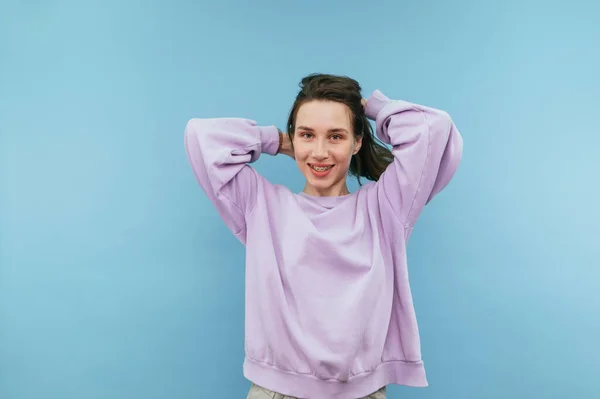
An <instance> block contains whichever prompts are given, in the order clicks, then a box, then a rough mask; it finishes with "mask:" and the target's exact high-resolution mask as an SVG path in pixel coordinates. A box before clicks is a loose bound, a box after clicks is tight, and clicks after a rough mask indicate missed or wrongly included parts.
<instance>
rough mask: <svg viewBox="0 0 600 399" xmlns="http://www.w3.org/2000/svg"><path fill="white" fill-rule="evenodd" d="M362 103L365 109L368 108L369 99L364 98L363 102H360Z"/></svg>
mask: <svg viewBox="0 0 600 399" xmlns="http://www.w3.org/2000/svg"><path fill="white" fill-rule="evenodd" d="M360 102H361V103H362V106H363V108H365V109H366V108H367V99H366V98H363V99H362V100H360Z"/></svg>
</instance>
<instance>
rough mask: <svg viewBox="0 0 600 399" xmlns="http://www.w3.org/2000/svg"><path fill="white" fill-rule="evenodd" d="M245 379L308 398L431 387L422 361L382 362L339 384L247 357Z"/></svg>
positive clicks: (349, 396)
mask: <svg viewBox="0 0 600 399" xmlns="http://www.w3.org/2000/svg"><path fill="white" fill-rule="evenodd" d="M244 377H245V378H246V379H248V380H249V381H251V382H253V383H254V384H256V385H258V386H261V387H263V388H266V389H269V390H271V391H274V392H278V393H280V394H283V395H289V396H295V397H298V398H307V399H355V398H359V397H364V396H368V395H370V394H372V393H373V392H376V391H377V390H379V389H381V388H382V387H384V386H387V385H388V384H395V385H405V386H410V387H421V388H422V387H427V386H428V385H429V384H428V382H427V377H426V374H425V367H424V365H423V362H421V361H419V362H404V361H387V362H382V363H381V364H380V365H379V366H378V367H377V368H375V369H374V370H372V371H369V372H365V373H361V374H357V375H354V376H352V377H350V378H349V379H348V380H347V381H340V380H335V379H329V380H324V379H320V378H318V377H316V376H314V375H312V374H300V373H296V372H292V371H286V370H281V369H278V368H277V367H275V366H273V365H270V364H268V363H261V362H258V361H256V360H254V359H251V358H249V357H246V358H245V359H244Z"/></svg>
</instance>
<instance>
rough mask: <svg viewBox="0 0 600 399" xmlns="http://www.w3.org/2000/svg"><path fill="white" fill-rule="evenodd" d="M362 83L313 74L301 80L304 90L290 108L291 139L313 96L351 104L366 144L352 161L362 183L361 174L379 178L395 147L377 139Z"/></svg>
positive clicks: (355, 127) (357, 131) (355, 126)
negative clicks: (365, 105) (364, 100)
mask: <svg viewBox="0 0 600 399" xmlns="http://www.w3.org/2000/svg"><path fill="white" fill-rule="evenodd" d="M362 98H363V97H362V94H361V87H360V85H359V84H358V82H357V81H356V80H354V79H351V78H349V77H347V76H336V75H327V74H311V75H308V76H306V77H304V78H302V81H301V82H300V92H299V93H298V95H297V96H296V101H294V105H293V106H292V109H291V111H290V115H289V118H288V123H287V131H288V134H289V136H290V139H292V138H293V135H294V131H295V129H296V116H297V115H298V110H299V109H300V106H302V104H304V103H307V102H309V101H313V100H320V101H335V102H339V103H342V104H345V105H347V106H348V108H349V110H350V114H351V124H352V127H353V130H354V132H353V133H354V136H355V137H360V136H362V146H361V148H360V150H359V151H358V153H356V155H354V156H352V160H351V161H350V170H349V173H350V174H352V175H353V176H355V177H356V178H357V180H358V183H359V184H361V181H360V178H361V177H364V178H366V179H368V180H373V181H377V180H379V177H380V176H381V174H382V173H383V171H384V170H385V169H386V168H387V167H388V165H389V164H390V163H392V161H393V160H394V157H393V155H392V153H391V151H390V150H389V149H388V148H387V147H385V146H384V145H382V144H380V143H379V142H377V141H376V140H377V138H376V137H375V135H374V134H373V129H372V128H371V125H370V124H369V120H368V119H367V117H366V115H365V109H364V107H363V105H362V102H361V100H362Z"/></svg>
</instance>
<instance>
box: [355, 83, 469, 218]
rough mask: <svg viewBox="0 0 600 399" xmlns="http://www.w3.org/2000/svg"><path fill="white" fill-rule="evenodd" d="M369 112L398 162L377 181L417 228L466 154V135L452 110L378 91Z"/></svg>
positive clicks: (380, 189) (396, 210)
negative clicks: (455, 120) (445, 110)
mask: <svg viewBox="0 0 600 399" xmlns="http://www.w3.org/2000/svg"><path fill="white" fill-rule="evenodd" d="M365 111H366V115H367V117H368V118H369V119H372V120H374V121H375V125H376V134H377V136H378V137H379V139H380V140H381V141H383V142H384V143H385V144H389V145H391V146H392V153H393V155H394V161H393V162H392V164H390V165H389V166H388V168H387V169H386V170H385V171H384V173H383V174H382V175H381V177H380V178H379V181H377V182H376V183H375V184H376V186H377V190H378V192H379V193H380V194H379V195H380V196H383V197H385V199H386V200H387V201H388V202H389V203H390V204H391V208H392V210H393V212H394V213H395V214H396V216H397V217H398V218H399V219H400V221H401V222H402V223H403V224H404V225H405V227H412V226H413V225H414V224H415V222H416V220H417V218H418V216H419V214H420V213H421V211H422V210H423V208H424V207H425V205H426V204H427V203H429V201H431V200H432V199H433V197H434V196H435V195H437V194H438V193H439V192H440V191H442V190H443V189H444V188H445V187H446V186H447V185H448V183H449V182H450V180H451V179H452V177H453V176H454V174H455V172H456V170H457V169H458V165H459V163H460V160H461V157H462V150H463V139H462V136H461V135H460V133H459V131H458V129H457V128H456V126H455V125H454V122H453V121H452V119H451V118H450V116H449V115H448V113H446V112H444V111H441V110H437V109H434V108H429V107H426V106H422V105H417V104H413V103H410V102H407V101H397V100H390V99H389V98H387V97H386V96H385V95H384V94H383V93H381V92H380V91H379V90H375V91H374V92H373V94H372V95H371V97H370V98H369V99H368V100H367V107H366V110H365Z"/></svg>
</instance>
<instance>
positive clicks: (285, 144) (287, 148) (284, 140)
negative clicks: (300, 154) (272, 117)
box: [277, 129, 294, 158]
mask: <svg viewBox="0 0 600 399" xmlns="http://www.w3.org/2000/svg"><path fill="white" fill-rule="evenodd" d="M277 130H278V131H279V150H278V151H277V153H278V154H284V155H288V156H290V157H292V158H293V156H294V149H293V147H292V141H291V139H290V136H289V135H288V134H287V133H284V132H282V131H281V130H279V129H277Z"/></svg>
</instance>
